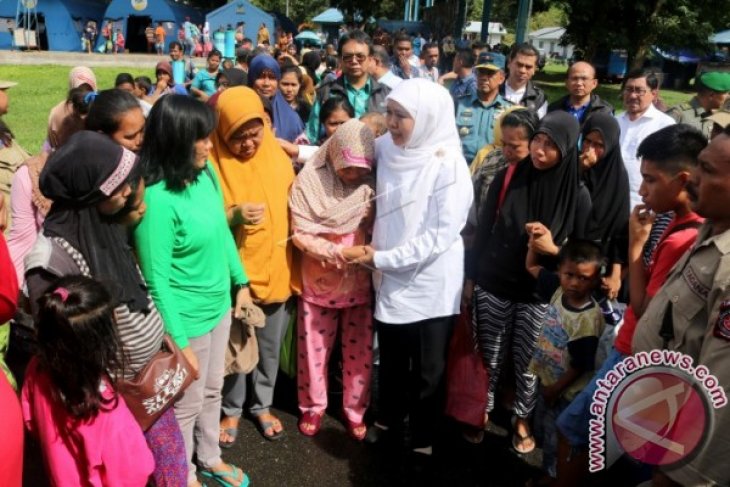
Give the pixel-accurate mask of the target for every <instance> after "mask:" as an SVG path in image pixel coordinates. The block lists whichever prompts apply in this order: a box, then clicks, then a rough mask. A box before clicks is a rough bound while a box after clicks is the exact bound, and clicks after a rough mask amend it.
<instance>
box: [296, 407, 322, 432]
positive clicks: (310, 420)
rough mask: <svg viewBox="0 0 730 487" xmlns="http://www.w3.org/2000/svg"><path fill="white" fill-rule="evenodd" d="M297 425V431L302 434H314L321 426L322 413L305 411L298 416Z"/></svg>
mask: <svg viewBox="0 0 730 487" xmlns="http://www.w3.org/2000/svg"><path fill="white" fill-rule="evenodd" d="M297 426H298V427H299V432H300V433H301V434H303V435H304V436H314V435H316V434H317V433H319V429H320V428H321V427H322V414H317V413H313V412H310V411H307V412H306V413H304V414H302V417H301V418H299V422H298V423H297Z"/></svg>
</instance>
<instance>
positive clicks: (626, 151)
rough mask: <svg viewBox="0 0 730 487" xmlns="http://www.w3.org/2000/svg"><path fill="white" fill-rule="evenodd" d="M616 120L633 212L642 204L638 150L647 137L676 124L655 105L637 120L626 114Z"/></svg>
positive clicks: (618, 116)
mask: <svg viewBox="0 0 730 487" xmlns="http://www.w3.org/2000/svg"><path fill="white" fill-rule="evenodd" d="M616 120H617V121H618V125H619V127H620V128H621V135H620V136H619V144H620V145H621V156H622V157H623V159H624V166H626V172H627V173H628V174H629V190H630V193H629V195H630V199H631V209H632V210H633V209H634V207H635V206H636V205H639V204H641V196H639V187H640V186H641V161H640V160H639V159H638V158H637V157H636V150H637V149H638V148H639V144H641V142H642V141H643V140H644V139H645V138H646V137H647V136H649V135H651V134H653V133H654V132H656V131H657V130H659V129H663V128H664V127H667V126H669V125H673V124H674V123H676V122H675V121H674V119H673V118H672V117H670V116H669V115H666V114H664V113H662V112H660V111H659V110H657V109H656V107H654V105H653V104H652V105H650V106H649V108H648V109H647V110H646V112H644V114H643V115H641V116H640V117H639V118H637V119H636V120H633V121H632V120H630V119H629V115H628V113H626V112H624V113H622V114H621V115H617V116H616Z"/></svg>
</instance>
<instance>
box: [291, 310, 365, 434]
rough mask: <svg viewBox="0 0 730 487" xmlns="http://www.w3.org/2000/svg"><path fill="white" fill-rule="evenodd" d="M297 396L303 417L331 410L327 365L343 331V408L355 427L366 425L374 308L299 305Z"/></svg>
mask: <svg viewBox="0 0 730 487" xmlns="http://www.w3.org/2000/svg"><path fill="white" fill-rule="evenodd" d="M297 320H298V340H299V341H298V343H297V345H298V349H297V369H298V374H297V383H298V390H297V396H298V399H299V410H300V411H301V412H302V413H306V412H313V413H317V414H321V413H324V410H325V409H326V408H327V363H328V362H329V358H330V353H331V352H332V348H333V346H334V343H335V339H336V337H337V330H338V328H339V329H340V330H341V332H340V333H341V341H342V375H343V377H342V384H343V389H344V390H343V395H342V403H343V409H344V412H345V416H346V417H347V419H348V420H349V421H350V422H353V423H360V422H362V419H363V416H364V415H365V410H366V409H367V407H368V404H369V401H370V374H371V372H372V366H373V361H372V359H373V315H372V310H371V306H370V304H364V305H361V306H353V307H350V308H325V307H322V306H317V305H316V304H312V303H309V302H307V301H304V300H303V299H300V300H299V313H298V316H297Z"/></svg>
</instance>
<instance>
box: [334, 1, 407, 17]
mask: <svg viewBox="0 0 730 487" xmlns="http://www.w3.org/2000/svg"><path fill="white" fill-rule="evenodd" d="M331 4H332V6H333V7H337V8H338V9H340V11H342V13H343V15H344V16H345V20H346V21H347V22H352V21H358V22H365V21H366V20H367V19H369V18H370V17H373V18H375V19H378V18H386V19H391V20H395V19H400V18H403V6H404V2H403V1H402V0H381V1H377V2H374V1H373V0H332V1H331Z"/></svg>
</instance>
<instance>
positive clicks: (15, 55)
mask: <svg viewBox="0 0 730 487" xmlns="http://www.w3.org/2000/svg"><path fill="white" fill-rule="evenodd" d="M168 59H170V57H169V56H167V55H164V56H157V55H155V54H87V53H84V52H61V51H52V52H51V51H18V50H13V51H0V64H31V65H32V64H58V65H62V66H89V67H96V66H109V67H114V66H120V67H121V66H130V67H139V68H154V67H155V65H156V64H157V63H158V62H159V61H161V60H168ZM199 59H200V61H199V62H200V63H202V64H201V65H203V64H205V61H204V60H203V59H202V58H199ZM196 64H197V63H196Z"/></svg>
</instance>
